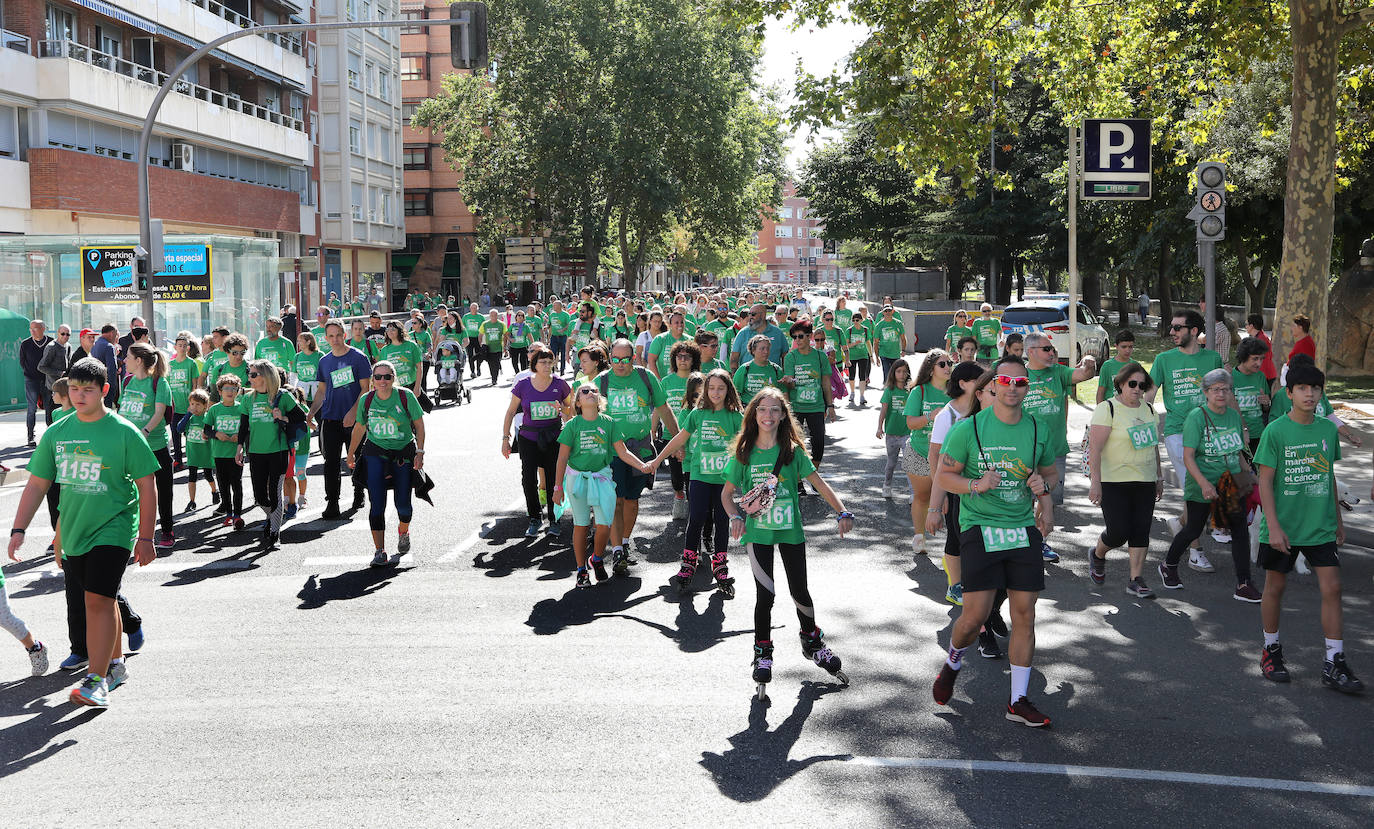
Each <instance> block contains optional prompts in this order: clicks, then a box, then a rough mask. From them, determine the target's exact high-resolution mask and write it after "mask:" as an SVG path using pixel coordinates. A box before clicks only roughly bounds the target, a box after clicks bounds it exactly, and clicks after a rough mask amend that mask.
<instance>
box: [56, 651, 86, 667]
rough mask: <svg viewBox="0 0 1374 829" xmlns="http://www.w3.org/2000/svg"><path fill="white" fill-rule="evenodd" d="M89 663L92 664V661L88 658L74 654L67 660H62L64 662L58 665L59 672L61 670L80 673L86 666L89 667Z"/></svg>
mask: <svg viewBox="0 0 1374 829" xmlns="http://www.w3.org/2000/svg"><path fill="white" fill-rule="evenodd" d="M89 662H90V660H89V659H87V658H86V657H84V656H81V655H80V654H75V653H73V654H70V655H68V656H67V658H66V659H64V660H62V662H61V663H60V664H58V666H57V670H59V671H79V670H81V669H82V668H84V667H86V665H87V664H88V663H89Z"/></svg>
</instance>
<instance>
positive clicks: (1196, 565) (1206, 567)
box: [1188, 550, 1217, 573]
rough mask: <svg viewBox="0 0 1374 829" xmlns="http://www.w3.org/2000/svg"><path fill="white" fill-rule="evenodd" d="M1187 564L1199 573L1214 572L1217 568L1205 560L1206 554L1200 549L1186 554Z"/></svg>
mask: <svg viewBox="0 0 1374 829" xmlns="http://www.w3.org/2000/svg"><path fill="white" fill-rule="evenodd" d="M1188 566H1189V567H1191V568H1193V569H1194V570H1196V571H1198V572H1199V573H1215V572H1216V571H1217V568H1215V567H1213V566H1212V562H1210V561H1208V560H1207V556H1205V555H1203V554H1202V551H1201V550H1193V551H1191V552H1190V553H1189V554H1188Z"/></svg>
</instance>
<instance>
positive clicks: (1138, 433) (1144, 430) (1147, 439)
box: [1126, 423, 1159, 449]
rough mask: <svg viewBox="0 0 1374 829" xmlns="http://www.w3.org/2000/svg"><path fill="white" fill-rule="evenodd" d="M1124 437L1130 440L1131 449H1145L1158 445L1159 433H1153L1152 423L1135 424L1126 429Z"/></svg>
mask: <svg viewBox="0 0 1374 829" xmlns="http://www.w3.org/2000/svg"><path fill="white" fill-rule="evenodd" d="M1126 436H1127V437H1129V438H1130V439H1131V448H1132V449H1145V448H1148V447H1150V446H1154V445H1155V444H1157V443H1159V433H1158V432H1156V431H1155V424H1154V423H1137V424H1136V425H1134V426H1131V427H1128V428H1127V429H1126Z"/></svg>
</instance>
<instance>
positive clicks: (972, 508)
mask: <svg viewBox="0 0 1374 829" xmlns="http://www.w3.org/2000/svg"><path fill="white" fill-rule="evenodd" d="M975 426H976V427H977V431H976V432H975V431H974V427H975ZM980 445H981V446H982V451H981V452H979V448H978V447H979V446H980ZM940 454H941V455H943V456H945V457H947V458H949V459H950V460H951V461H953V462H955V463H961V464H963V465H964V469H963V471H962V472H961V473H960V474H962V475H963V476H964V477H965V478H968V479H969V480H977V479H978V478H981V477H983V473H984V472H986V471H987V470H988V469H991V468H996V469H998V470H1000V471H1001V473H1002V480H1001V481H999V482H998V484H997V486H995V487H993V488H992V489H990V490H988V491H987V492H984V493H983V494H981V495H968V494H962V495H960V496H959V528H960V530H967V529H969V528H970V527H988V528H1002V529H1010V528H1015V527H1029V526H1031V525H1032V524H1033V523H1034V521H1035V517H1034V508H1035V497H1034V496H1033V495H1032V494H1031V491H1030V488H1029V487H1027V486H1026V479H1027V478H1029V477H1030V475H1031V473H1032V472H1035V471H1036V470H1038V469H1040V468H1042V467H1047V466H1054V453H1053V451H1052V450H1051V448H1050V444H1049V435H1047V434H1046V432H1045V424H1043V423H1039V422H1038V421H1037V420H1036V419H1035V418H1034V417H1028V416H1026V415H1025V413H1022V416H1021V420H1020V421H1018V422H1017V423H1016V425H1014V426H1009V425H1007V424H1006V423H1003V422H1002V421H1001V420H998V419H997V414H996V412H995V411H994V410H993V409H983V410H982V411H980V412H979V413H978V414H976V415H974V416H973V417H966V418H964V419H963V420H960V421H959V422H958V423H956V424H954V426H953V427H952V428H951V429H950V430H949V434H948V435H946V436H945V442H944V443H942V444H941V445H940Z"/></svg>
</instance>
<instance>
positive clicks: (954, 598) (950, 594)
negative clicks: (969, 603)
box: [945, 581, 964, 607]
mask: <svg viewBox="0 0 1374 829" xmlns="http://www.w3.org/2000/svg"><path fill="white" fill-rule="evenodd" d="M945 601H947V602H949V603H950V604H952V605H955V606H956V607H963V606H964V583H963V582H961V581H956V582H955V583H954V584H951V585H950V586H949V589H948V590H946V591H945Z"/></svg>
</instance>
